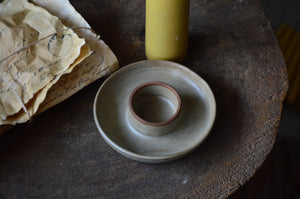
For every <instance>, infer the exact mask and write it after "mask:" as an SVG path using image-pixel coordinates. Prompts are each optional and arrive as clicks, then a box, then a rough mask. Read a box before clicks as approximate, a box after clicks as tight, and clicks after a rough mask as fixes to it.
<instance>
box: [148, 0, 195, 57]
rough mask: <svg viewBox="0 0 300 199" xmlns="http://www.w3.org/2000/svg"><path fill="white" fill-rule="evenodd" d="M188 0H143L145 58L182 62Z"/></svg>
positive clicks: (186, 43) (186, 27)
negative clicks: (144, 10) (144, 13)
mask: <svg viewBox="0 0 300 199" xmlns="http://www.w3.org/2000/svg"><path fill="white" fill-rule="evenodd" d="M189 4H190V1H189V0H146V39H145V40H146V41H145V51H146V57H147V59H162V60H170V61H176V62H182V61H183V60H184V59H185V57H186V54H187V46H188V23H189Z"/></svg>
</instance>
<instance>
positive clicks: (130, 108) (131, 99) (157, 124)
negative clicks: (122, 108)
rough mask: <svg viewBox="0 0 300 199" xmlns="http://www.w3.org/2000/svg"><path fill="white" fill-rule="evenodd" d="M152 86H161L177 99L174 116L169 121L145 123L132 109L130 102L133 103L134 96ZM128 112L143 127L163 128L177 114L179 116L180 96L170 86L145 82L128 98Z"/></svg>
mask: <svg viewBox="0 0 300 199" xmlns="http://www.w3.org/2000/svg"><path fill="white" fill-rule="evenodd" d="M152 85H159V86H163V87H165V88H168V89H169V90H170V91H171V92H172V93H173V94H174V95H175V96H176V99H177V102H178V107H177V110H176V112H175V114H174V115H173V116H172V117H171V118H170V119H168V120H167V121H164V122H149V121H146V120H144V119H142V118H141V117H140V116H138V114H137V113H136V112H135V111H134V109H133V106H132V102H133V98H134V95H135V94H136V93H137V92H138V91H139V90H141V89H142V88H144V87H147V86H152ZM129 110H130V112H131V114H132V115H133V116H134V118H135V119H137V120H138V121H140V122H141V123H143V124H145V125H149V126H164V125H167V124H169V123H170V122H172V121H173V120H175V118H176V117H177V116H178V114H179V112H180V110H181V98H180V95H179V94H178V92H177V91H176V90H175V89H174V88H173V87H172V86H170V85H168V84H166V83H163V82H160V81H151V82H146V83H143V84H141V85H139V86H137V87H136V88H135V89H134V90H133V91H132V92H131V94H130V97H129Z"/></svg>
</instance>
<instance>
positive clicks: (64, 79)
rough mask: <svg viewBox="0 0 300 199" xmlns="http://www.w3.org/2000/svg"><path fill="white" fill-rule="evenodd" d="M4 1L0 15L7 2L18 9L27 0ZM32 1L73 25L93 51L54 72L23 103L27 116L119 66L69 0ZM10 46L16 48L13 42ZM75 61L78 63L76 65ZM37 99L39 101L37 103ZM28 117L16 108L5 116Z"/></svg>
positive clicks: (4, 12)
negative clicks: (51, 78) (53, 76)
mask: <svg viewBox="0 0 300 199" xmlns="http://www.w3.org/2000/svg"><path fill="white" fill-rule="evenodd" d="M7 2H8V0H5V1H3V2H2V3H0V17H1V16H2V15H9V14H11V13H9V12H10V11H9V10H8V9H7V6H11V7H14V8H20V10H21V8H22V6H24V5H25V4H26V1H25V0H10V1H9V3H7ZM31 2H33V3H34V4H35V5H36V6H39V7H42V8H44V9H45V10H47V11H48V12H50V13H51V14H52V15H55V16H57V17H58V18H59V19H60V20H61V21H62V22H63V24H64V25H65V26H67V27H68V28H71V29H73V30H74V32H75V33H76V34H77V35H79V37H80V38H84V39H85V40H86V43H87V44H88V46H89V47H90V48H91V50H92V51H93V53H92V54H91V55H90V56H89V57H87V58H86V59H84V58H85V57H84V56H82V57H81V59H80V61H78V62H76V63H74V64H72V65H70V66H69V68H68V69H67V70H66V71H65V73H61V74H60V75H57V76H55V77H56V78H54V79H53V80H52V81H51V82H50V83H49V84H48V85H47V86H45V87H44V88H42V89H41V90H39V91H38V92H36V94H35V95H34V96H33V97H32V98H31V99H30V100H29V101H28V103H27V104H26V107H27V109H28V112H29V113H30V117H31V116H32V115H36V114H38V113H40V112H43V111H45V110H47V109H48V108H50V107H52V106H54V105H56V104H58V103H60V102H61V101H63V100H65V99H66V98H68V97H70V96H71V95H73V94H74V93H76V92H77V91H78V90H80V89H82V88H84V87H85V86H86V85H88V84H90V83H91V82H93V81H95V80H96V79H98V78H100V77H102V76H104V75H108V74H110V73H111V72H113V71H115V70H116V69H117V68H118V61H117V59H116V57H115V55H114V54H113V52H112V51H111V50H110V49H109V47H108V46H107V45H106V44H105V43H104V42H103V41H102V40H101V39H100V37H99V36H98V35H97V34H95V33H94V32H92V31H91V30H90V26H89V24H88V23H87V22H86V21H85V20H84V18H83V17H82V16H81V15H80V14H79V13H78V12H77V11H76V10H75V9H74V8H73V7H72V5H71V4H70V2H69V1H68V0H51V1H47V0H33V1H31ZM3 3H7V5H6V6H3V7H2V6H1V4H2V5H3ZM9 4H10V5H9ZM0 31H1V30H0ZM27 42H30V41H27ZM24 45H25V44H24ZM84 46H86V45H84ZM9 47H10V48H12V49H16V46H13V47H11V46H9ZM14 47H15V48H14ZM82 49H83V47H82ZM82 49H81V51H82ZM90 52H91V51H89V53H90ZM83 54H84V53H83ZM3 56H4V55H3ZM1 58H2V55H1V54H0V59H1ZM24 58H27V57H24ZM77 64H78V66H76V65H77ZM75 66H76V67H75ZM73 68H74V70H73ZM66 73H68V74H66ZM58 77H59V78H58ZM5 78H6V77H5ZM51 84H52V85H51ZM50 85H51V86H50ZM49 87H50V88H49ZM48 89H49V90H48ZM40 103H41V105H39V104H40ZM0 108H1V104H0ZM36 111H37V112H36ZM24 118H25V119H24ZM0 119H1V118H0ZM27 119H28V118H27V117H26V114H25V113H24V110H23V109H19V112H17V113H15V114H14V115H12V116H8V117H7V119H6V120H7V121H10V122H11V123H12V124H13V123H14V122H16V121H17V122H25V121H27ZM9 127H10V126H9V125H2V126H1V125H0V134H1V133H2V132H4V131H6V130H8V129H9Z"/></svg>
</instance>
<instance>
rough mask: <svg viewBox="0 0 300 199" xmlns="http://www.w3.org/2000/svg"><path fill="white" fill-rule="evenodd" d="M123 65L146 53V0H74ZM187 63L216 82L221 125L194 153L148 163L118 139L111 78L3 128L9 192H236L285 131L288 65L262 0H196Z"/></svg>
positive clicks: (0, 154)
mask: <svg viewBox="0 0 300 199" xmlns="http://www.w3.org/2000/svg"><path fill="white" fill-rule="evenodd" d="M71 2H72V4H73V5H74V7H75V8H76V9H77V10H78V11H79V12H80V13H81V14H82V15H83V17H84V18H85V19H86V20H87V21H88V22H89V24H90V25H91V26H92V28H93V29H95V30H96V31H97V33H98V34H100V35H102V39H103V40H104V41H105V42H106V43H107V44H108V45H109V46H110V48H111V49H112V50H113V51H114V52H115V53H116V55H117V57H118V58H119V61H120V65H121V66H124V65H126V64H129V63H132V62H135V61H139V60H143V59H145V56H144V32H145V30H144V0H135V1H133V0H128V1H125V0H102V1H100V0H88V1H75V0H74V1H71ZM189 41H190V46H189V54H188V58H187V59H186V61H185V63H184V64H185V65H186V66H188V67H189V68H191V69H192V70H194V71H195V72H197V73H198V74H199V75H200V76H201V77H203V78H204V79H205V80H206V81H207V82H208V84H209V85H210V86H211V88H212V90H213V92H214V94H215V97H216V101H217V118H216V122H215V126H214V128H213V130H212V132H211V134H210V135H209V137H208V138H207V139H206V141H205V142H204V143H203V144H202V145H201V146H200V147H199V149H197V150H196V151H194V152H193V153H191V154H190V155H189V156H187V157H184V158H182V159H179V160H176V161H173V162H170V163H166V164H154V165H149V164H143V163H139V162H135V161H133V160H130V159H127V158H125V157H123V156H121V155H120V154H118V153H117V152H115V151H114V150H113V149H112V148H110V147H109V146H108V145H107V144H106V143H105V142H104V140H103V139H102V138H101V137H100V135H99V133H98V132H97V129H96V126H95V124H94V120H93V114H92V105H93V100H94V97H95V94H96V91H97V89H98V88H99V86H100V85H101V83H102V82H103V80H104V79H102V80H99V81H97V82H95V83H93V84H92V85H90V86H88V87H86V88H85V89H83V90H82V91H80V92H79V93H77V94H76V95H75V96H73V97H71V98H69V99H68V100H66V101H65V102H63V103H61V104H59V105H57V106H55V107H54V108H52V109H51V110H48V111H46V112H45V113H43V114H41V115H39V116H38V117H36V118H34V119H33V121H32V122H30V123H28V124H25V125H19V126H17V127H16V128H14V129H13V130H11V131H10V132H8V133H5V134H4V135H2V136H1V137H0V198H54V197H55V198H226V197H227V196H229V195H230V194H232V193H233V192H234V191H235V190H237V189H238V188H239V187H240V186H241V185H243V184H244V183H245V182H246V181H247V180H249V179H250V178H251V177H252V176H253V175H254V173H255V171H256V170H257V169H258V168H259V166H260V165H261V164H262V163H263V161H264V160H265V158H266V156H267V155H268V154H269V152H270V150H271V149H272V146H273V144H274V142H275V139H276V133H277V128H278V125H279V121H280V113H281V108H282V101H283V98H284V97H285V94H286V90H287V75H286V66H285V64H284V60H283V57H282V54H281V52H280V50H279V48H278V44H277V41H276V38H275V36H274V33H273V31H272V29H271V26H270V23H269V21H268V20H267V19H266V17H265V15H264V13H263V10H262V8H261V7H260V5H259V4H258V2H257V1H256V0H209V1H208V0H207V1H205V0H204V1H200V0H199V1H191V16H190V40H189Z"/></svg>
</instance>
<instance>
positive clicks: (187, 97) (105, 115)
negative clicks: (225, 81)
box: [94, 60, 216, 163]
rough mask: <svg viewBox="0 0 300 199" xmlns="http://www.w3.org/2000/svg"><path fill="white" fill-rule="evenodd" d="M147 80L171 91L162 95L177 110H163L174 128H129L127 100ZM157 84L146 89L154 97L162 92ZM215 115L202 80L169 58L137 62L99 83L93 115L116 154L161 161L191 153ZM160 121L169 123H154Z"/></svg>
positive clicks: (214, 104) (139, 159) (129, 101)
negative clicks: (157, 129)
mask: <svg viewBox="0 0 300 199" xmlns="http://www.w3.org/2000/svg"><path fill="white" fill-rule="evenodd" d="M149 82H156V83H157V82H161V83H162V84H163V87H168V86H170V87H171V90H172V89H174V90H175V91H176V92H174V93H175V94H174V95H172V94H168V95H167V94H166V97H167V98H169V101H171V102H172V103H174V104H175V106H178V107H177V108H175V110H177V109H180V111H175V113H174V114H171V115H170V114H169V115H170V116H171V117H172V116H174V115H176V126H173V127H172V129H171V130H170V128H167V129H169V132H162V133H157V134H156V133H155V132H153V133H150V134H147V133H146V134H145V133H143V132H142V131H143V130H145V128H144V127H143V126H145V125H142V126H139V127H138V128H135V127H134V123H135V122H136V121H135V120H134V122H132V118H133V117H132V116H133V115H134V114H132V110H130V109H132V107H131V108H130V106H132V104H130V103H132V99H130V98H132V94H133V92H137V90H138V89H139V87H143V85H145V84H146V85H147V84H149ZM165 85H167V86H165ZM163 87H161V88H158V89H152V90H154V95H155V92H158V93H157V94H159V93H162V92H163V89H164V88H163ZM164 93H166V92H164ZM152 94H153V93H152ZM177 94H178V95H179V99H178V96H177ZM167 100H168V99H167ZM135 103H136V102H135ZM166 110H168V109H166ZM215 115H216V103H215V99H214V96H213V93H212V91H211V89H210V88H209V86H208V85H207V83H206V82H205V81H204V80H203V79H202V78H201V77H199V76H198V75H197V74H196V73H194V72H193V71H191V70H190V69H188V68H186V67H184V66H182V65H180V64H177V63H174V62H169V61H157V60H155V61H141V62H137V63H133V64H130V65H128V66H125V67H123V68H121V69H119V70H118V71H117V72H115V73H114V74H112V75H111V76H110V77H109V78H108V79H107V80H106V81H105V82H104V83H103V84H102V86H101V87H100V89H99V90H98V92H97V95H96V98H95V101H94V119H95V122H96V125H97V128H98V129H99V131H100V134H101V135H102V137H103V138H104V140H105V141H106V142H107V143H108V144H109V145H110V146H111V147H113V148H114V149H115V150H116V151H118V152H119V153H121V154H122V155H124V156H126V157H128V158H131V159H134V160H137V161H142V162H148V163H159V162H167V161H170V160H174V159H177V158H180V157H182V156H184V155H186V154H187V153H189V152H191V151H193V150H194V149H195V148H196V147H198V146H199V145H200V144H201V142H202V141H203V140H204V139H205V137H206V136H207V135H208V133H209V131H210V130H211V128H212V126H213V123H214V119H215ZM174 117H175V116H174ZM174 119H175V118H174ZM146 123H147V122H146ZM150 123H151V122H150ZM165 123H169V122H163V121H160V122H159V124H165ZM154 126H155V125H154ZM154 129H155V128H152V129H151V130H152V131H153V130H154ZM148 131H149V130H148ZM160 131H163V130H161V129H160Z"/></svg>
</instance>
